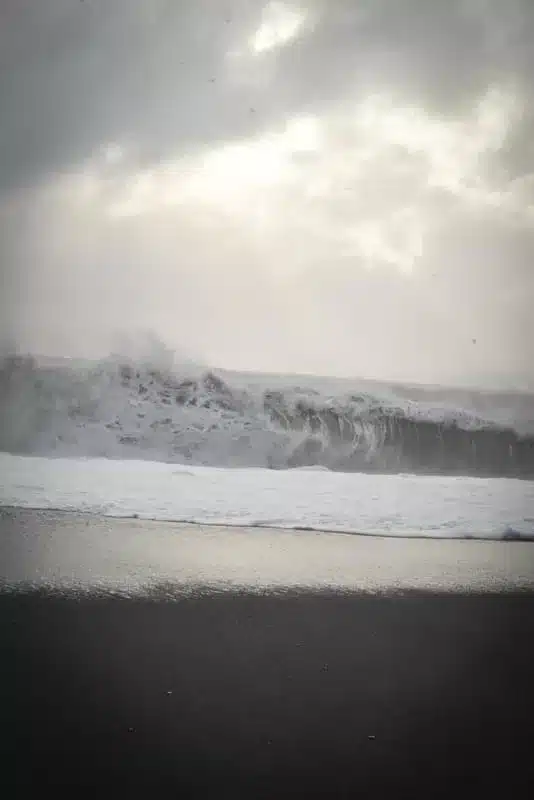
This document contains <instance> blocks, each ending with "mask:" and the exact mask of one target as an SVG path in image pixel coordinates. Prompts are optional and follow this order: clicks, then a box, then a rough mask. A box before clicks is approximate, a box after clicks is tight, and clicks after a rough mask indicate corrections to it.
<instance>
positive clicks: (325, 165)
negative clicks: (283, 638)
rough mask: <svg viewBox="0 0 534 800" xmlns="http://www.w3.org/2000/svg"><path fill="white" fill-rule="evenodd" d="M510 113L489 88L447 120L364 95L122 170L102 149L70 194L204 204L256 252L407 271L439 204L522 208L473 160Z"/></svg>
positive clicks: (155, 205) (116, 156)
mask: <svg viewBox="0 0 534 800" xmlns="http://www.w3.org/2000/svg"><path fill="white" fill-rule="evenodd" d="M514 113H517V103H516V101H515V99H514V97H513V96H512V95H511V94H507V93H506V92H504V91H502V90H497V89H492V90H490V91H489V92H487V94H486V95H484V96H483V97H481V98H480V102H479V103H478V104H477V105H476V106H475V107H474V109H473V112H472V113H471V114H470V115H468V116H466V117H465V118H463V119H456V120H449V121H443V120H438V119H436V118H433V117H432V116H430V115H429V114H427V113H426V112H425V111H424V110H423V109H421V108H418V107H412V106H402V105H397V104H395V102H394V100H393V99H392V98H391V97H387V96H385V95H373V94H370V95H369V96H367V97H366V98H364V99H363V100H361V101H360V102H357V103H355V104H354V105H353V106H352V108H351V107H350V105H349V104H347V103H346V104H344V105H343V107H342V108H339V107H338V108H333V109H331V110H330V113H329V114H327V115H326V114H325V115H324V116H323V117H321V118H319V117H317V116H312V115H307V116H302V115H298V116H294V117H291V118H289V119H288V120H287V121H286V122H285V123H284V124H283V125H280V126H278V127H277V128H274V129H272V130H269V131H266V132H264V133H261V134H259V135H257V136H254V137H251V138H250V139H243V140H241V141H234V142H228V143H226V144H223V145H222V146H219V147H216V148H213V149H212V150H207V151H205V152H203V153H200V154H196V155H192V156H178V157H176V158H173V159H169V160H168V161H166V162H165V163H162V164H158V165H155V166H151V167H149V168H146V169H137V170H135V169H133V170H132V171H129V170H127V169H126V170H125V172H124V173H123V174H122V177H117V174H116V173H115V172H114V171H113V170H114V169H115V168H116V166H117V163H116V162H119V164H120V163H126V165H127V157H126V155H125V153H126V150H124V149H122V148H121V147H120V146H119V145H118V144H113V145H109V146H108V147H107V148H106V149H105V150H104V151H103V152H104V154H103V157H102V156H101V157H100V158H99V159H98V162H96V161H95V162H94V165H93V168H92V169H91V166H89V167H88V168H87V169H86V170H85V171H84V181H83V182H81V183H80V184H79V190H80V191H82V189H83V187H85V189H83V190H84V191H85V193H86V197H87V198H89V197H90V196H91V197H94V195H95V192H96V191H97V187H98V186H99V185H100V187H101V189H102V198H101V200H102V199H103V208H104V209H105V213H106V214H107V215H108V217H109V219H110V220H120V219H121V218H127V217H140V218H144V219H145V221H149V220H150V219H151V218H152V219H153V218H154V216H155V215H157V214H159V213H162V212H165V213H170V212H172V211H174V213H177V214H178V213H180V210H181V211H182V212H183V211H187V212H191V211H192V210H194V209H195V208H197V209H201V208H204V209H209V210H210V212H211V213H216V214H218V215H220V216H221V217H223V218H224V217H225V216H226V217H228V216H231V217H232V220H233V224H236V225H238V226H240V227H241V228H242V229H243V230H244V231H246V232H247V235H249V236H252V237H253V238H256V240H257V241H258V243H260V244H261V245H262V246H263V247H264V249H265V252H267V253H269V252H270V251H273V250H274V251H276V250H277V246H276V240H277V239H280V241H281V242H284V243H286V244H287V242H288V241H291V243H292V245H298V243H299V241H300V245H298V246H299V250H300V252H301V253H302V251H308V250H309V251H310V252H313V253H317V252H318V251H324V252H325V254H326V253H328V252H331V253H332V254H333V255H336V254H342V255H343V256H344V257H352V258H354V259H356V260H359V262H360V263H361V265H362V266H365V267H372V266H376V265H379V264H389V265H391V266H394V267H396V268H398V269H400V270H401V271H403V272H405V273H409V272H411V271H412V269H413V267H414V266H415V264H416V263H417V261H418V259H420V257H421V256H422V254H423V252H424V246H425V238H426V237H427V235H429V231H431V229H432V226H433V225H434V224H435V223H436V220H437V219H438V217H439V215H440V214H442V213H443V207H444V203H445V204H447V203H452V202H454V203H455V204H461V205H462V206H463V207H465V208H467V209H468V210H469V209H472V210H474V211H476V210H477V209H482V208H494V209H496V210H498V211H500V212H502V213H509V214H515V215H516V216H517V215H519V216H521V215H523V216H524V217H525V216H526V215H528V214H529V213H531V211H532V210H531V209H530V208H529V207H525V206H524V205H521V203H518V201H517V197H516V195H515V193H514V192H513V191H512V190H511V188H510V187H509V186H502V185H500V184H498V183H496V182H495V180H493V179H492V176H491V175H489V174H486V170H485V168H484V158H485V157H486V156H487V155H488V154H490V153H491V152H492V151H494V150H495V149H497V148H498V147H499V146H500V145H501V144H502V141H503V139H504V137H505V135H506V131H507V126H508V124H509V121H510V119H511V118H512V116H513V114H514ZM110 154H111V155H112V158H110ZM112 168H113V169H112ZM110 175H111V177H110ZM88 187H90V189H91V191H90V193H89V194H87V192H88V191H89V189H88ZM436 208H437V209H438V210H437V211H436ZM438 212H439V213H438ZM288 252H291V251H288ZM278 255H279V254H278ZM286 259H288V260H289V259H290V255H289V254H287V255H286Z"/></svg>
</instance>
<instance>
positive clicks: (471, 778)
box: [0, 512, 534, 798]
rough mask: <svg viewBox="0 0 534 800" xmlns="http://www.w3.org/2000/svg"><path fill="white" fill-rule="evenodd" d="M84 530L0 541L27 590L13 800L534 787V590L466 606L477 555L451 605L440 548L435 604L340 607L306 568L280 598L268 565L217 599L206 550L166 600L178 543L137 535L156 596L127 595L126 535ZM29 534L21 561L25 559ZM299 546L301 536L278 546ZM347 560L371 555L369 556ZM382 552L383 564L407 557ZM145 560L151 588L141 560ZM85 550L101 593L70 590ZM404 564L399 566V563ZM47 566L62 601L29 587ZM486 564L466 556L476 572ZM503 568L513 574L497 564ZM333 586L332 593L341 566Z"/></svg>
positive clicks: (7, 608)
mask: <svg viewBox="0 0 534 800" xmlns="http://www.w3.org/2000/svg"><path fill="white" fill-rule="evenodd" d="M69 519H70V521H69ZM79 525H80V522H79V520H78V519H77V518H74V517H73V518H70V517H69V515H57V517H56V518H55V522H54V517H52V516H50V515H49V516H46V515H45V517H43V516H42V515H39V514H37V515H32V514H31V512H24V514H22V515H20V514H16V515H15V516H14V517H11V518H10V522H9V523H6V518H5V515H4V519H3V520H2V522H1V524H0V536H1V537H2V541H3V542H4V544H3V549H2V552H1V555H2V558H1V559H0V571H1V576H2V579H3V581H4V583H5V582H6V581H10V582H11V583H12V584H14V585H15V588H18V591H8V590H7V588H6V589H5V590H4V591H3V592H2V594H0V615H1V620H0V625H1V629H2V642H3V648H2V651H3V652H2V665H3V677H2V681H1V682H0V685H1V687H2V688H1V693H2V697H1V704H2V706H1V707H2V709H3V716H4V720H5V723H4V724H5V728H4V730H5V731H9V733H8V735H7V736H6V745H7V747H6V749H5V750H4V756H5V757H6V758H5V764H6V767H7V769H6V770H5V776H6V777H7V780H8V784H9V786H10V788H11V789H12V791H10V792H8V794H10V796H11V795H13V796H16V795H17V792H23V791H25V790H33V791H34V790H39V791H42V790H43V789H45V788H48V787H53V788H54V790H55V791H56V792H57V790H60V789H68V790H72V789H78V788H82V787H85V786H92V787H94V788H96V789H97V790H98V791H99V793H103V794H104V796H106V794H107V793H110V794H111V793H117V796H123V795H124V794H125V793H126V792H131V791H135V790H136V789H138V790H143V791H147V790H152V791H155V792H158V793H159V792H161V791H165V792H172V793H173V796H177V797H233V798H235V797H247V798H252V797H277V796H295V795H296V796H302V797H311V796H313V797H353V796H358V797H373V798H377V797H383V796H391V795H393V796H395V797H399V796H400V797H403V796H409V797H419V796H420V797H423V796H424V797H437V796H450V795H451V793H452V792H460V791H461V792H462V793H465V790H467V791H468V792H469V793H470V794H474V793H475V792H477V791H480V790H485V791H489V790H492V793H493V792H497V791H506V792H507V794H509V795H510V796H512V795H513V796H518V797H519V796H527V792H528V790H529V789H530V790H531V789H532V788H533V785H534V784H533V781H534V766H533V759H532V753H531V737H530V728H531V721H532V719H533V715H534V683H533V676H534V652H533V651H534V647H533V645H532V634H531V629H532V620H533V619H534V593H533V592H532V591H531V590H530V589H529V586H528V580H526V578H523V579H522V581H521V584H522V585H521V587H518V586H516V587H515V588H514V587H513V580H512V579H511V580H510V586H511V587H512V591H505V590H504V587H503V586H502V581H501V582H500V583H499V586H500V588H501V591H496V590H495V588H492V583H491V581H489V579H488V583H487V586H486V589H481V588H480V586H478V585H477V591H475V592H473V591H471V592H469V590H468V587H467V586H466V585H465V584H466V583H467V579H468V574H467V568H466V567H465V560H466V558H467V556H466V553H467V552H468V551H464V552H463V553H462V559H463V560H462V564H464V567H462V569H463V571H464V573H465V574H464V581H463V582H462V581H460V582H458V583H457V585H456V588H451V583H450V581H447V579H445V580H444V586H442V587H441V589H440V586H439V580H438V579H437V573H438V572H439V570H442V571H443V569H444V566H446V563H448V562H449V560H450V559H451V556H450V552H449V551H448V550H447V549H445V551H443V549H440V548H439V547H437V548H435V549H434V550H432V549H427V550H426V555H425V558H426V563H427V574H428V583H429V584H430V585H429V586H427V587H426V589H425V588H420V589H413V588H409V587H408V586H400V588H399V585H398V583H397V584H395V582H394V581H393V576H394V574H395V568H394V565H393V566H391V565H390V567H388V571H386V577H385V579H384V577H383V576H382V578H381V581H379V584H380V586H378V584H376V586H378V588H379V591H369V586H371V585H372V584H367V590H365V591H364V590H363V589H362V586H360V585H359V584H358V581H355V583H354V588H353V590H351V591H348V590H347V588H346V587H345V588H343V590H339V591H336V590H335V588H334V587H333V586H329V588H328V589H324V588H321V585H320V582H319V581H320V578H321V570H320V569H319V567H313V569H312V566H313V565H308V566H307V569H308V578H310V571H313V570H316V579H317V581H316V584H315V585H313V584H312V583H311V582H310V581H309V585H308V586H299V587H296V588H295V587H293V588H292V587H291V585H288V586H287V587H286V589H285V590H284V589H283V587H282V586H281V585H279V586H275V585H272V586H270V587H269V586H267V587H266V586H262V585H261V581H256V583H255V582H254V580H253V578H254V575H255V574H257V573H258V569H257V564H256V565H254V564H253V565H252V566H253V567H254V568H253V569H252V567H251V564H250V563H248V568H249V572H250V575H249V582H248V586H242V587H240V589H239V590H237V589H235V588H232V587H231V586H227V587H226V590H223V588H222V587H221V585H219V587H218V588H216V587H214V586H213V585H212V586H207V585H206V583H205V582H203V581H202V580H201V578H200V573H199V580H198V581H197V583H196V585H195V584H193V583H191V581H190V574H191V572H192V571H193V566H194V565H193V563H192V561H191V558H192V556H191V551H190V550H189V551H186V550H185V549H182V550H181V551H180V552H181V556H182V558H183V559H185V557H186V555H187V554H188V557H189V559H190V560H189V562H188V563H189V568H188V569H189V571H188V572H187V573H186V574H187V576H189V577H188V579H187V581H186V582H184V575H182V576H181V578H180V576H178V577H177V579H176V581H175V583H174V584H173V583H171V584H170V583H169V561H168V559H167V560H165V559H164V558H163V554H164V553H165V552H167V554H169V550H168V546H167V544H165V546H163V545H161V543H160V545H156V540H157V538H158V536H159V535H161V536H162V537H163V539H164V540H165V541H166V540H167V538H166V537H167V532H166V530H167V529H165V531H163V533H162V532H161V529H160V527H159V526H155V527H154V528H153V527H152V526H150V525H149V526H146V524H145V523H139V528H140V529H142V530H144V532H145V537H144V547H145V550H146V552H145V562H146V563H145V569H146V571H147V572H146V576H145V577H146V579H147V581H148V579H150V580H149V582H150V587H151V588H150V592H149V594H150V596H144V597H141V596H139V592H136V591H135V590H134V589H135V587H137V588H139V587H140V585H141V583H140V582H139V581H137V582H135V581H134V584H133V585H132V584H131V583H130V584H128V586H129V589H128V591H126V589H124V590H123V591H121V592H120V594H119V595H115V596H112V595H110V589H112V590H113V591H116V585H115V584H113V582H111V583H110V582H109V581H110V578H111V577H112V576H113V575H115V576H116V575H117V571H115V572H114V571H113V567H114V566H115V568H117V569H118V566H119V562H120V564H121V565H122V567H124V572H121V571H120V570H119V573H120V575H121V576H122V577H124V575H126V574H127V572H128V570H127V566H128V562H129V553H128V547H125V548H124V549H122V550H121V549H115V544H116V541H117V538H118V540H119V541H124V542H125V544H126V542H127V541H128V536H127V533H126V530H127V529H128V523H127V522H126V521H122V522H120V523H117V522H113V521H112V522H111V523H109V524H108V522H107V521H106V522H103V521H100V522H98V523H97V522H96V521H94V525H93V521H92V520H84V521H83V525H84V526H85V528H86V530H87V531H91V530H93V537H92V538H91V537H89V538H87V539H85V538H84V537H83V536H82V534H81V528H80V527H79ZM99 525H101V526H102V527H99ZM17 526H18V535H19V537H20V538H21V540H22V539H23V540H24V542H25V544H24V546H21V547H20V548H19V549H18V550H17V548H16V547H15V546H14V544H13V542H14V540H15V538H16V536H17ZM62 526H63V528H62ZM168 528H169V529H170V528H172V530H173V532H174V535H175V536H176V535H178V536H180V535H182V536H183V537H186V536H187V534H186V532H185V531H184V532H183V533H182V534H177V530H178V529H176V528H174V527H173V526H168ZM54 530H55V531H56V534H55V536H56V538H55V539H54V534H53V531H54ZM58 531H60V533H58ZM69 531H70V533H69ZM106 531H107V533H106ZM158 531H159V533H158ZM195 535H196V534H193V536H195ZM287 535H289V536H290V537H292V536H295V534H287V533H282V534H280V535H279V536H280V537H284V536H287ZM68 536H70V546H68V544H66V542H67V540H68ZM57 537H59V539H58V538H57ZM240 541H242V540H240V539H238V540H237V542H238V543H239V542H240ZM277 541H278V543H279V544H278V546H279V547H280V548H284V547H285V544H284V541H283V539H282V538H278V539H277V537H276V535H275V533H274V532H273V534H272V539H269V540H266V542H267V544H268V549H271V550H272V549H273V548H274V549H276V542H277ZM328 541H330V540H328ZM351 541H352V542H353V547H354V548H355V552H356V553H357V552H358V550H360V551H361V554H363V552H364V548H365V547H367V546H368V545H366V544H362V540H361V539H359V538H357V537H353V538H352V539H351ZM383 541H384V542H386V545H385V547H386V548H387V543H388V542H391V541H392V540H383ZM195 542H196V539H195ZM212 542H213V540H212V538H211V537H210V536H208V538H207V539H206V541H205V542H204V543H203V544H202V547H201V552H202V558H203V559H204V562H203V563H205V562H206V561H207V560H209V552H210V548H211V547H212ZM393 544H399V543H397V542H393ZM422 544H423V545H424V544H425V543H424V542H423V543H422ZM431 544H432V543H431ZM437 544H438V545H441V544H443V543H439V542H438V543H437ZM453 544H456V545H459V546H460V547H461V545H462V543H461V542H460V543H453ZM468 544H475V543H468ZM476 544H477V546H478V545H480V546H482V547H484V546H485V545H486V544H488V543H476ZM498 544H500V545H501V546H502V547H505V548H513V547H520V548H525V547H528V545H523V544H520V543H498ZM32 546H33V548H34V549H35V548H37V554H38V558H37V556H36V559H35V560H34V561H33V562H29V563H27V557H24V558H22V556H21V553H26V554H27V553H29V552H31V551H32ZM136 546H139V547H141V545H139V543H138V545H136ZM345 546H346V545H345ZM195 547H196V548H197V549H198V542H197V543H196V544H195ZM228 547H229V548H230V552H233V553H234V555H233V560H232V558H230V555H228V552H227V554H226V561H225V563H224V565H223V568H222V572H223V573H224V571H225V570H226V572H227V573H228V575H229V576H230V577H231V576H232V575H235V573H233V572H232V564H233V565H234V566H236V565H237V564H239V563H241V565H242V560H243V554H242V553H240V548H239V547H237V548H236V541H235V540H233V539H232V541H231V542H230V541H229V542H228ZM266 547H267V545H266ZM530 547H532V545H530ZM206 548H207V549H206ZM232 548H233V549H232ZM130 549H131V551H132V572H133V573H134V574H135V575H137V576H138V577H139V571H140V564H141V561H142V559H141V556H140V554H139V550H136V549H135V547H133V545H132V547H131V548H130ZM94 550H96V551H97V554H98V555H97V556H95V554H94V552H93V551H94ZM84 551H85V555H86V563H87V564H88V565H89V566H90V570H89V572H91V574H92V575H93V576H94V577H96V578H97V579H98V581H99V582H100V589H99V590H98V591H97V590H95V589H94V581H93V582H92V581H91V579H90V575H89V572H88V573H87V575H86V579H85V583H83V581H80V577H83V570H82V568H81V565H80V569H79V573H78V574H76V575H75V576H74V577H75V578H76V581H74V582H73V581H71V580H70V579H71V578H72V569H73V564H74V563H75V560H76V559H78V560H79V559H80V558H83V553H84ZM284 552H286V551H284ZM389 552H390V556H391V558H394V557H398V556H397V554H398V553H399V552H401V551H400V550H396V549H390V551H389ZM444 552H445V553H446V555H445V556H444V555H443V553H444ZM502 552H508V553H512V551H510V550H509V549H508V550H506V551H502ZM521 552H522V553H523V561H524V560H525V559H526V560H527V562H528V564H530V561H528V559H529V558H530V556H529V555H528V552H527V551H526V550H524V549H522V550H521ZM9 553H11V558H10V559H7V560H6V555H8V554H9ZM42 553H49V559H50V563H48V564H46V563H45V564H44V572H45V573H46V576H47V580H46V583H47V584H48V585H47V587H46V588H45V587H43V586H42V587H41V588H40V589H34V590H33V591H32V590H29V589H28V588H27V586H25V581H24V580H21V577H24V575H23V573H24V570H26V572H28V573H29V572H32V570H33V574H34V581H35V582H36V583H37V584H38V583H39V576H40V577H41V579H42V574H43V573H42V571H41V573H39V570H38V569H37V567H36V565H37V563H38V561H39V559H41V560H42ZM58 553H59V554H60V555H59V557H58ZM482 553H485V555H484V556H483V559H485V562H484V563H486V568H485V569H486V575H487V573H488V572H489V571H490V570H489V567H488V565H487V560H488V555H487V551H483V550H481V551H479V554H480V555H479V561H480V559H481V558H482V555H481V554H482ZM61 554H62V555H61ZM104 554H107V555H106V556H105V557H104ZM432 554H433V555H432ZM218 555H219V556H220V551H218ZM261 555H262V553H261V548H260V553H259V555H258V558H261ZM501 555H502V553H501ZM475 556H476V552H475V551H471V550H469V558H470V559H471V562H472V565H473V567H474V566H475V565H476V563H477V559H476V557H475ZM21 558H22V560H23V562H24V563H23V564H22V565H21ZM197 558H200V556H197ZM343 558H344V559H345V560H347V555H346V552H345V551H344V554H343ZM514 558H515V556H514V555H513V554H512V555H510V556H509V557H508V564H509V565H510V564H512V565H513V559H514ZM240 559H241V560H240ZM493 559H494V561H495V565H496V566H495V571H496V572H498V571H499V569H501V568H500V567H499V563H500V562H499V556H498V555H494V556H493ZM361 560H362V563H363V565H364V567H362V570H363V569H365V570H366V571H370V570H372V569H375V571H376V570H377V569H378V567H379V563H378V559H376V563H374V567H373V565H372V564H373V562H372V559H371V558H370V557H369V556H368V557H367V560H365V559H364V558H363V555H361ZM357 561H358V559H357V558H356V556H355V562H354V563H357ZM199 563H200V562H199V561H198V560H197V562H196V564H197V567H198V565H199ZM412 563H414V562H413V561H412ZM421 563H422V562H421ZM53 564H55V576H56V578H55V587H56V588H55V589H52V588H51V585H50V584H51V583H52V581H51V580H50V575H51V574H53V573H54V568H53V566H52V565H53ZM99 564H100V567H98V565H99ZM125 565H126V566H125ZM158 565H159V569H158ZM219 566H220V565H219ZM267 566H268V568H269V569H272V568H273V563H270V565H269V564H267ZM348 566H349V569H353V570H355V566H354V564H352V565H351V564H350V563H349V565H348ZM149 569H150V571H149ZM324 569H325V570H327V572H328V576H329V579H330V580H331V581H334V582H335V580H336V575H335V574H334V573H333V566H332V563H330V564H325V565H324ZM403 569H406V564H405V565H404V566H403V564H402V559H401V558H400V557H399V565H398V572H399V573H401V572H402V571H403ZM450 569H451V571H454V569H456V568H455V567H454V566H453V564H452V563H451V564H450ZM69 570H71V571H70V572H69ZM99 570H100V571H99ZM106 570H107V578H108V583H107V584H106V581H105V580H103V578H105V577H106V576H105V575H104V574H103V573H104V572H105V571H106ZM528 571H529V568H528V569H525V570H524V572H528ZM259 572H260V574H261V570H260V571H259ZM501 572H502V570H501ZM420 573H421V575H422V574H423V568H422V567H420ZM512 573H513V570H512V569H511V567H510V575H511V578H512V577H513V574H512ZM444 574H446V570H445V573H444ZM474 574H477V573H476V571H475V573H474ZM240 576H241V578H243V573H240ZM388 576H389V577H388ZM15 577H17V580H14V578H15ZM26 578H27V575H26ZM338 578H339V575H338ZM388 581H389V582H390V583H391V586H390V588H389V589H388V586H387V583H388ZM475 582H476V581H475ZM186 583H187V585H186ZM74 585H76V587H77V588H73V586H74ZM121 585H122V584H121ZM158 586H159V588H158ZM84 589H86V590H87V591H84Z"/></svg>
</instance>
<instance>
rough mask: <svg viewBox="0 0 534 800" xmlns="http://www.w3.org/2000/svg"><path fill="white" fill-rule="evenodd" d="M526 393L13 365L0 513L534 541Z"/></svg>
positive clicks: (4, 413) (175, 370)
mask: <svg viewBox="0 0 534 800" xmlns="http://www.w3.org/2000/svg"><path fill="white" fill-rule="evenodd" d="M533 401H534V397H533V396H531V395H527V394H515V395H514V394H511V393H509V394H505V393H500V394H498V393H489V392H474V391H467V390H446V389H441V388H432V387H426V388H425V387H407V386H401V385H393V384H389V385H388V384H377V383H376V382H371V381H350V380H343V379H333V378H318V377H315V376H305V377H303V376H298V377H295V376H284V375H257V374H246V373H231V372H225V371H222V370H216V371H213V370H206V369H202V368H200V367H195V366H194V365H190V364H189V365H186V366H182V367H175V366H172V367H169V366H167V367H161V366H156V365H154V364H151V363H146V362H144V363H143V362H140V361H137V362H136V361H134V360H131V359H130V360H128V359H124V358H121V359H118V358H110V359H106V360H105V361H103V362H99V363H75V362H68V361H67V362H64V361H61V362H58V363H54V362H51V361H47V362H45V363H43V362H42V361H41V362H39V361H38V360H36V359H34V358H31V357H9V358H5V359H4V360H3V362H2V366H1V369H0V413H1V418H2V425H1V429H0V451H2V452H1V453H0V484H1V486H0V505H2V506H5V507H6V506H18V507H27V508H28V507H29V508H38V509H61V510H69V511H82V512H86V513H90V514H100V515H102V514H103V515H110V516H122V517H128V516H130V517H133V516H137V517H140V518H150V519H159V520H162V519H164V520H173V521H181V522H193V523H202V524H210V525H215V524H224V525H246V526H249V527H250V526H264V527H265V526H270V527H279V528H292V529H309V530H321V531H335V532H343V533H360V534H370V535H386V536H430V537H454V538H457V537H459V538H464V537H472V538H491V539H502V538H506V539H519V538H526V539H529V538H534V482H533V481H532V480H531V479H532V478H533V477H534V402H533Z"/></svg>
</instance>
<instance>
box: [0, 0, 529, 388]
mask: <svg viewBox="0 0 534 800" xmlns="http://www.w3.org/2000/svg"><path fill="white" fill-rule="evenodd" d="M533 41H534V2H532V0H507V2H506V3H505V2H503V0H447V2H445V0H302V2H299V3H297V2H292V0H284V1H283V2H282V1H280V2H263V1H261V0H0V263H1V270H2V272H1V276H0V277H1V287H0V289H1V291H0V298H1V300H0V302H1V319H0V337H2V338H3V339H4V340H10V341H13V342H16V344H17V346H18V347H19V349H21V350H25V351H27V350H30V351H33V352H39V353H44V354H54V355H75V356H76V355H77V356H89V357H92V356H99V355H103V354H105V353H107V352H109V351H110V350H111V349H114V348H115V349H116V346H117V341H118V338H119V335H120V334H124V333H125V332H126V333H132V334H133V333H135V332H137V331H140V330H151V331H153V332H154V333H155V334H156V335H157V336H159V337H160V338H161V339H162V340H163V341H165V342H166V344H167V345H168V346H169V347H171V348H173V349H176V351H177V352H178V353H179V355H180V357H182V356H183V357H188V358H193V359H198V360H201V361H203V362H206V363H209V364H212V365H215V366H221V367H229V368H237V369H256V370H268V371H284V372H287V371H291V372H314V373H320V374H337V375H351V376H368V377H374V378H386V379H387V378H392V379H404V380H408V381H414V380H415V381H420V382H433V383H435V382H438V383H440V382H441V383H451V382H452V383H456V382H462V383H467V384H471V385H477V384H478V385H495V386H500V387H506V386H517V385H525V386H527V385H530V386H531V388H534V46H533V45H532V42H533Z"/></svg>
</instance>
